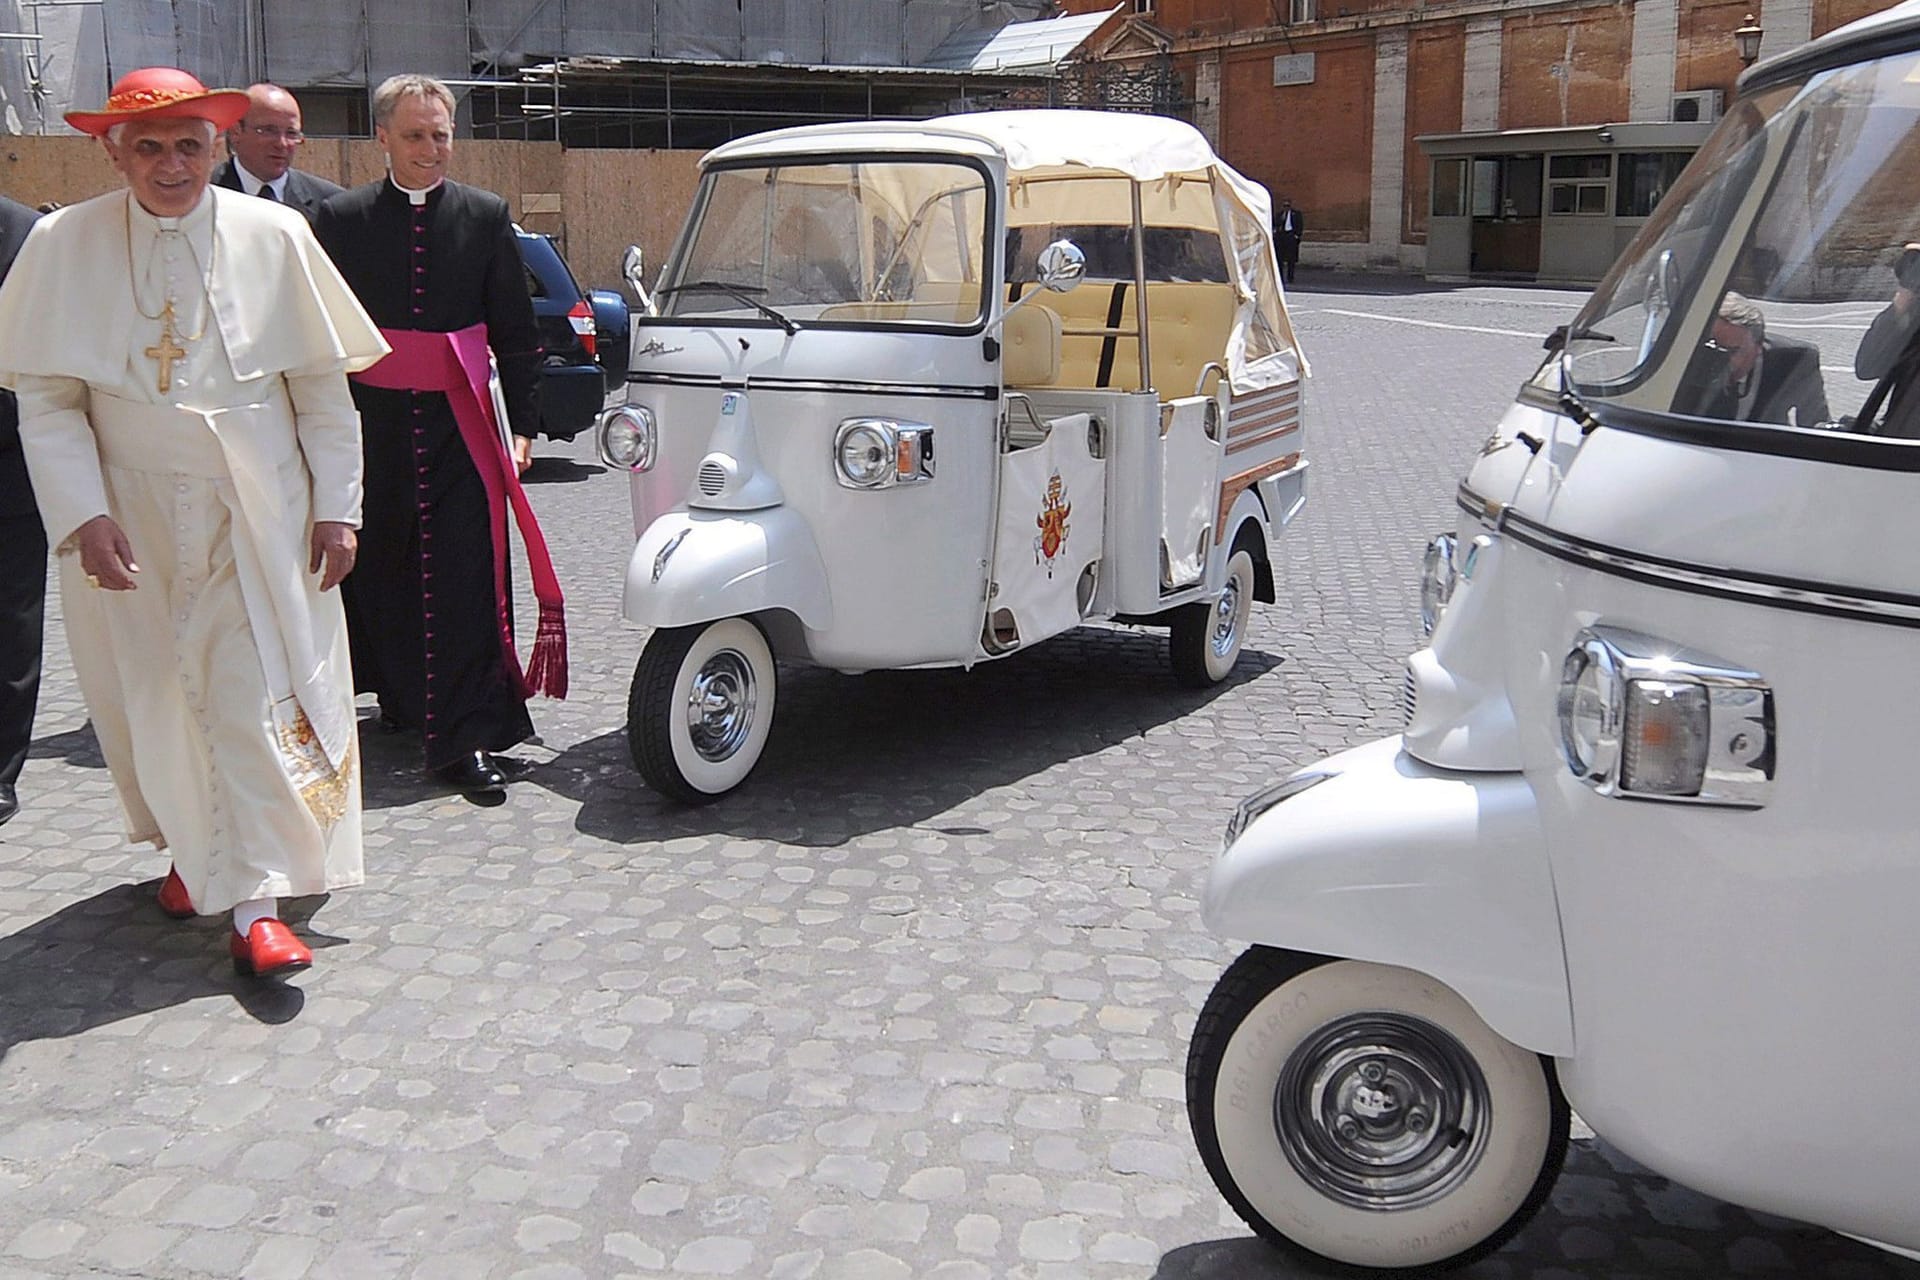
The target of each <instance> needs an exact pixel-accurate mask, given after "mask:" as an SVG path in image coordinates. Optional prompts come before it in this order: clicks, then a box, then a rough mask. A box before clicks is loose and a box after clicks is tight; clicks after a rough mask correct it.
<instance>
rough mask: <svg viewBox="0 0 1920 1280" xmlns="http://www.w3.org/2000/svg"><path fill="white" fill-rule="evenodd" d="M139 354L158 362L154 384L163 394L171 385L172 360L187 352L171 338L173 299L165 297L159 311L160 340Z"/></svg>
mask: <svg viewBox="0 0 1920 1280" xmlns="http://www.w3.org/2000/svg"><path fill="white" fill-rule="evenodd" d="M141 354H142V355H144V356H146V358H147V359H149V360H152V361H155V362H157V363H158V364H159V366H160V377H159V380H158V381H157V382H156V383H155V385H156V386H158V387H159V388H160V393H161V394H162V395H165V394H166V392H167V389H168V388H169V387H171V386H173V362H174V361H175V360H178V359H181V358H182V357H184V356H185V355H186V354H187V349H186V348H185V347H183V346H181V345H179V344H178V343H176V342H175V341H174V340H173V299H171V298H169V299H167V305H166V306H165V307H164V308H162V309H161V311H160V341H158V342H156V343H154V344H153V345H152V346H150V347H148V348H147V349H146V350H145V351H143V352H141Z"/></svg>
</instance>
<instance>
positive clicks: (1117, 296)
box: [1093, 280, 1132, 387]
mask: <svg viewBox="0 0 1920 1280" xmlns="http://www.w3.org/2000/svg"><path fill="white" fill-rule="evenodd" d="M1131 283H1132V281H1130V280H1120V281H1116V282H1115V284H1114V286H1113V298H1112V299H1111V300H1110V301H1109V302H1108V303H1107V336H1106V337H1104V338H1102V339H1101V340H1100V371H1099V372H1098V373H1096V374H1095V375H1094V378H1093V385H1094V386H1096V387H1106V386H1111V385H1112V384H1113V357H1114V355H1115V353H1116V352H1117V351H1118V350H1119V346H1120V336H1119V335H1118V334H1117V333H1115V332H1113V331H1114V330H1115V329H1118V328H1119V327H1120V317H1121V316H1122V315H1123V314H1125V312H1126V309H1127V307H1126V303H1127V286H1128V285H1129V284H1131Z"/></svg>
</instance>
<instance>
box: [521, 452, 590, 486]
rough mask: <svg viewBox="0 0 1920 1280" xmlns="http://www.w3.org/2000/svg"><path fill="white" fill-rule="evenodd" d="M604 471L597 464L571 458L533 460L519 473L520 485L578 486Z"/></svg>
mask: <svg viewBox="0 0 1920 1280" xmlns="http://www.w3.org/2000/svg"><path fill="white" fill-rule="evenodd" d="M605 471H606V468H605V467H604V466H601V465H600V464H599V463H597V462H575V461H574V460H573V459H572V458H553V457H547V458H535V459H534V460H533V461H532V462H531V463H529V464H528V465H527V469H526V471H524V472H522V473H521V476H520V482H521V483H522V484H578V483H579V482H580V481H582V480H591V479H593V478H594V477H595V476H597V475H600V474H602V473H604V472H605Z"/></svg>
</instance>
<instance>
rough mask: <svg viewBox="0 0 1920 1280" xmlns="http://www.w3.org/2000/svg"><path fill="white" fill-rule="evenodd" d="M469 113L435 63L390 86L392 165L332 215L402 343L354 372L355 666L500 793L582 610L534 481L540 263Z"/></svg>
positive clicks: (432, 747)
mask: <svg viewBox="0 0 1920 1280" xmlns="http://www.w3.org/2000/svg"><path fill="white" fill-rule="evenodd" d="M453 112H454V99H453V93H452V91H451V90H450V89H448V88H447V86H446V85H444V84H442V83H441V82H440V81H438V80H435V79H433V78H432V77H430V76H420V75H400V76H394V77H392V78H390V79H388V80H387V81H386V82H385V83H383V84H381V85H380V87H379V88H378V89H377V90H375V91H374V95H373V118H374V126H375V128H374V132H375V136H376V137H377V138H378V140H379V143H380V146H381V149H382V150H384V151H385V152H386V154H387V165H388V170H389V172H388V175H387V176H386V177H384V178H382V179H380V180H379V181H377V182H372V183H368V184H367V185H366V186H362V187H355V188H354V189H353V190H351V191H347V192H344V193H342V194H341V195H337V196H335V197H333V198H332V199H331V200H329V201H327V202H326V204H324V205H322V206H321V208H320V217H319V219H318V221H317V222H316V223H315V231H316V233H317V234H318V235H319V237H320V243H321V244H322V245H323V246H324V247H325V248H326V250H327V252H328V253H329V254H330V255H331V256H332V258H333V261H334V262H335V263H337V264H338V265H339V267H340V273H341V275H343V276H344V277H345V278H346V281H347V283H348V284H349V285H351V286H352V287H353V290H354V292H355V293H356V294H358V295H359V298H360V301H361V303H362V304H364V305H365V306H366V308H367V311H368V313H369V314H370V315H372V317H373V318H374V321H375V322H376V323H377V324H379V325H380V328H381V332H382V333H383V334H384V335H385V336H386V339H387V342H388V343H389V345H391V346H392V347H393V349H394V354H393V355H392V356H391V357H389V358H388V359H387V360H385V361H383V362H382V363H381V364H380V365H379V366H377V367H376V368H374V369H371V370H368V371H367V372H366V373H365V374H362V375H360V376H359V377H357V378H356V379H355V380H354V387H353V398H354V402H355V403H356V404H357V405H359V407H360V413H361V416H362V418H363V419H364V421H365V423H366V432H365V440H366V483H367V518H366V524H365V526H364V527H363V528H362V529H361V535H360V561H359V565H358V567H357V568H356V569H355V570H354V574H353V577H352V578H350V579H348V581H347V589H346V595H347V619H348V625H349V627H350V629H351V631H352V636H353V665H354V672H355V678H356V679H357V680H358V682H359V685H360V688H361V689H363V690H369V691H372V692H373V693H375V694H377V695H378V696H379V699H380V712H381V717H382V722H383V726H384V727H386V728H388V729H389V730H390V731H395V732H398V731H418V732H419V733H420V735H421V738H422V741H423V745H424V748H425V764H426V767H427V769H428V771H429V772H430V773H431V774H433V775H435V776H436V777H438V778H439V779H440V780H442V781H444V782H446V783H448V784H449V785H451V786H452V787H454V788H455V789H456V790H458V791H461V792H464V793H465V794H467V795H468V796H470V797H477V798H482V799H486V798H497V797H498V796H500V795H502V794H503V793H504V791H505V788H506V775H505V774H504V773H503V772H502V771H501V769H500V766H499V762H498V761H496V760H495V759H494V758H493V753H494V752H496V751H501V750H504V749H506V748H508V747H511V746H514V745H515V744H517V743H521V742H524V741H526V740H527V739H528V738H530V737H532V736H533V721H532V720H531V718H529V716H528V715H527V706H526V703H527V698H528V697H529V696H530V695H531V694H532V693H534V692H536V691H539V692H545V693H548V694H550V695H552V696H554V697H564V696H565V694H566V624H565V618H564V614H563V612H562V607H563V606H562V599H561V594H560V587H559V583H558V581H557V580H556V579H555V577H554V574H553V565H552V563H551V561H550V560H549V559H548V557H547V548H546V543H545V541H544V540H543V539H542V537H541V534H540V526H539V525H538V524H537V523H536V522H535V521H534V519H533V509H532V507H531V506H530V505H529V504H528V503H527V500H526V495H525V493H524V492H523V491H522V490H521V488H520V472H521V471H522V470H524V469H525V468H526V466H527V463H528V461H529V460H530V459H531V457H532V446H533V436H534V434H535V432H536V431H537V430H538V429H539V422H540V404H539V393H540V364H541V359H542V355H543V352H542V350H541V345H540V333H539V329H538V327H537V325H536V322H535V320H534V314H533V301H532V299H531V297H529V295H528V293H527V282H526V268H525V267H523V266H522V265H521V261H520V249H519V246H518V244H517V243H516V242H515V240H514V232H513V220H512V217H511V216H510V214H509V212H508V209H507V202H506V201H504V200H502V199H501V198H500V197H499V196H497V195H494V194H493V193H492V192H489V191H481V190H479V189H477V188H474V187H469V186H463V185H462V184H460V183H457V182H453V181H451V180H449V179H448V177H447V166H448V164H449V162H450V161H451V160H452V157H453ZM489 351H490V352H491V355H492V358H493V359H494V360H496V361H497V362H498V365H499V381H500V387H501V391H502V392H503V396H502V398H503V400H504V405H505V412H506V418H507V421H506V422H505V423H501V422H500V421H499V420H498V416H499V410H498V409H497V408H496V406H495V402H494V398H493V396H492V394H491V391H490V387H489V367H488V357H489ZM503 436H504V437H505V438H506V439H507V440H509V441H510V444H509V443H503ZM509 507H511V508H512V510H513V514H514V516H515V518H516V520H517V521H518V523H519V527H520V533H521V537H522V538H523V539H524V540H525V542H526V546H527V558H528V562H529V564H528V568H529V569H530V570H531V574H532V578H533V587H534V594H535V596H536V597H537V598H538V600H539V603H540V618H539V628H538V631H537V633H536V635H535V638H534V644H533V651H532V654H531V656H530V658H529V660H528V662H527V664H526V667H525V669H524V670H523V669H522V667H521V664H520V659H519V656H518V654H517V653H516V652H515V648H514V637H513V601H512V596H511V594H510V592H509V589H508V588H509V583H510V577H509V575H508V560H507V511H508V508H509Z"/></svg>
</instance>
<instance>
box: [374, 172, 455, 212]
mask: <svg viewBox="0 0 1920 1280" xmlns="http://www.w3.org/2000/svg"><path fill="white" fill-rule="evenodd" d="M387 181H388V182H390V183H392V184H393V189H394V190H395V191H398V192H399V193H400V194H401V195H403V196H405V197H406V198H407V203H408V204H411V205H416V206H417V205H423V204H425V203H426V202H427V197H428V196H430V195H432V194H433V193H434V192H436V191H438V190H439V189H440V187H441V185H442V184H443V183H445V182H446V179H445V178H441V179H440V180H439V181H438V182H435V183H434V184H433V185H432V186H430V187H422V188H420V189H419V190H418V191H416V190H414V189H413V188H412V187H403V186H401V185H400V179H398V178H396V177H394V176H393V174H391V173H389V174H387Z"/></svg>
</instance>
